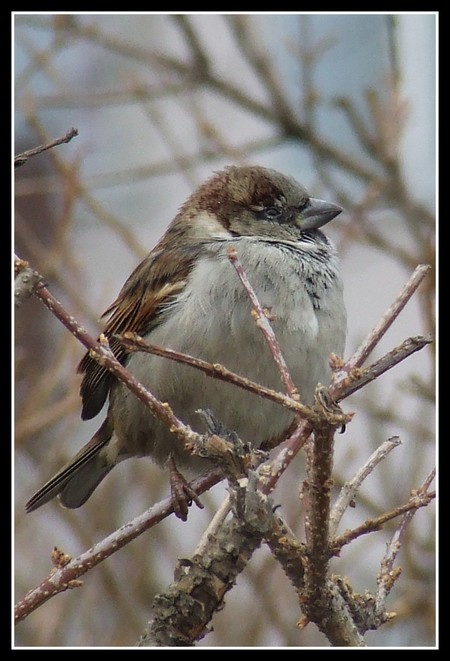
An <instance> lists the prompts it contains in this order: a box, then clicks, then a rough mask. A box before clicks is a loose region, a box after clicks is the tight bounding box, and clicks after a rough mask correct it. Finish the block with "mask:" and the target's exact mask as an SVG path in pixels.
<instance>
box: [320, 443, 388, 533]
mask: <svg viewBox="0 0 450 661" xmlns="http://www.w3.org/2000/svg"><path fill="white" fill-rule="evenodd" d="M399 445H401V440H400V439H399V437H398V436H393V437H392V438H388V440H387V441H384V443H382V444H381V445H380V446H379V447H378V448H377V449H376V450H375V452H373V453H372V454H371V455H370V457H369V458H368V460H367V461H366V462H365V464H363V465H362V466H361V468H360V469H359V470H358V471H357V472H356V474H355V476H354V477H353V478H352V479H351V480H349V481H348V482H346V483H345V484H344V486H343V487H342V489H341V492H340V494H339V497H338V498H337V500H336V502H335V503H334V506H333V509H332V511H331V514H330V537H331V538H333V537H334V535H335V534H336V531H337V528H338V525H339V523H340V521H341V519H342V517H343V515H344V512H345V510H346V509H347V507H348V506H349V505H350V503H351V502H352V501H353V500H354V498H355V496H356V493H357V491H358V489H359V487H360V486H361V484H362V483H363V481H364V480H365V479H366V477H367V476H368V475H370V473H371V472H372V471H373V469H374V468H375V466H377V464H379V463H380V461H382V460H383V459H385V458H386V457H387V455H388V454H389V453H390V452H391V451H392V450H393V449H394V448H396V447H398V446H399Z"/></svg>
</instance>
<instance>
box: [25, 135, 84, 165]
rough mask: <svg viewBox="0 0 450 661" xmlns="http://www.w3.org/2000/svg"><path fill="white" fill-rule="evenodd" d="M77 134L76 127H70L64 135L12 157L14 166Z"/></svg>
mask: <svg viewBox="0 0 450 661" xmlns="http://www.w3.org/2000/svg"><path fill="white" fill-rule="evenodd" d="M77 135H78V129H73V128H72V129H70V131H67V133H66V134H65V135H63V136H62V137H60V138H56V139H55V140H52V141H51V142H48V143H47V144H45V145H40V146H39V147H34V148H33V149H29V150H28V151H24V152H22V153H21V154H18V155H17V156H16V157H15V158H14V167H15V168H18V167H20V166H21V165H24V164H25V163H26V162H27V161H28V159H29V158H30V157H31V156H36V154H42V152H44V151H47V149H52V147H56V146H57V145H62V144H64V143H65V142H70V141H71V140H72V138H74V137H75V136H77Z"/></svg>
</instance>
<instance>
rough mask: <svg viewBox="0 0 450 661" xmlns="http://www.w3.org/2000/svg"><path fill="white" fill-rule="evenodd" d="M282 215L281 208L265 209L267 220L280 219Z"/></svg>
mask: <svg viewBox="0 0 450 661" xmlns="http://www.w3.org/2000/svg"><path fill="white" fill-rule="evenodd" d="M281 214H282V209H281V207H266V208H265V209H264V216H265V217H266V218H270V219H272V218H278V217H279V216H281Z"/></svg>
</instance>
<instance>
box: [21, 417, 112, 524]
mask: <svg viewBox="0 0 450 661" xmlns="http://www.w3.org/2000/svg"><path fill="white" fill-rule="evenodd" d="M111 435H112V425H111V424H110V423H109V420H108V418H106V420H105V421H104V422H103V424H102V426H101V427H100V429H99V430H98V431H97V432H96V433H95V434H94V436H93V437H92V438H91V440H90V441H89V443H87V444H86V445H85V446H84V447H83V448H81V450H80V451H79V452H78V454H77V455H76V456H75V457H74V458H73V459H72V460H71V461H70V462H69V463H68V464H66V465H65V466H64V467H63V468H62V469H61V470H60V471H59V472H58V473H56V475H54V476H53V477H52V478H51V480H49V481H48V482H47V483H46V484H44V486H43V487H42V488H41V489H39V491H37V492H36V493H35V494H34V496H33V497H32V498H30V500H29V501H28V502H27V504H26V505H25V509H26V511H27V512H32V511H33V510H36V509H37V508H38V507H41V505H45V503H48V502H49V500H52V498H54V497H55V496H58V495H59V498H60V501H61V503H62V504H63V505H64V507H69V508H70V509H74V508H76V507H80V506H81V505H83V503H85V502H86V500H87V499H88V498H89V496H90V495H91V494H92V492H93V491H94V490H95V488H96V487H97V486H98V485H99V484H100V482H101V481H102V480H103V478H104V477H106V475H107V474H108V473H109V471H110V470H111V469H112V468H113V466H114V464H113V463H110V462H107V460H106V458H105V457H103V456H102V455H101V454H100V450H101V449H102V448H103V447H105V445H106V444H107V443H108V442H109V440H110V438H111Z"/></svg>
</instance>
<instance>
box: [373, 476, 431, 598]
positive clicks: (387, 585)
mask: <svg viewBox="0 0 450 661" xmlns="http://www.w3.org/2000/svg"><path fill="white" fill-rule="evenodd" d="M435 475H436V469H433V470H432V471H430V473H429V475H428V476H427V478H426V479H425V480H424V482H423V484H422V485H421V486H420V487H419V488H418V489H417V490H415V491H413V493H412V498H411V499H410V502H411V501H416V502H417V507H411V508H410V509H407V510H406V511H405V514H404V515H403V517H402V519H401V521H400V524H399V526H398V528H397V530H396V531H395V533H394V535H393V537H392V539H391V540H390V542H389V543H388V545H387V549H386V553H385V555H384V557H383V560H382V561H381V567H380V572H379V574H378V577H377V590H376V593H375V606H376V610H377V611H380V610H382V609H383V608H384V604H385V602H386V598H387V596H388V594H389V592H390V591H391V589H392V586H393V585H394V582H395V580H396V579H397V578H398V576H399V575H400V568H398V569H397V571H396V570H395V569H394V562H395V559H396V557H397V555H398V552H399V551H400V548H401V544H402V541H403V537H404V535H405V531H406V529H407V527H408V526H409V524H410V522H411V520H412V518H413V516H414V514H415V513H416V512H417V509H418V508H419V507H423V506H425V505H427V504H428V502H430V501H431V500H432V499H433V498H434V497H435V494H434V492H429V491H428V489H429V487H430V484H431V482H432V481H433V480H434V477H435ZM422 502H423V504H421V503H422Z"/></svg>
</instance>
